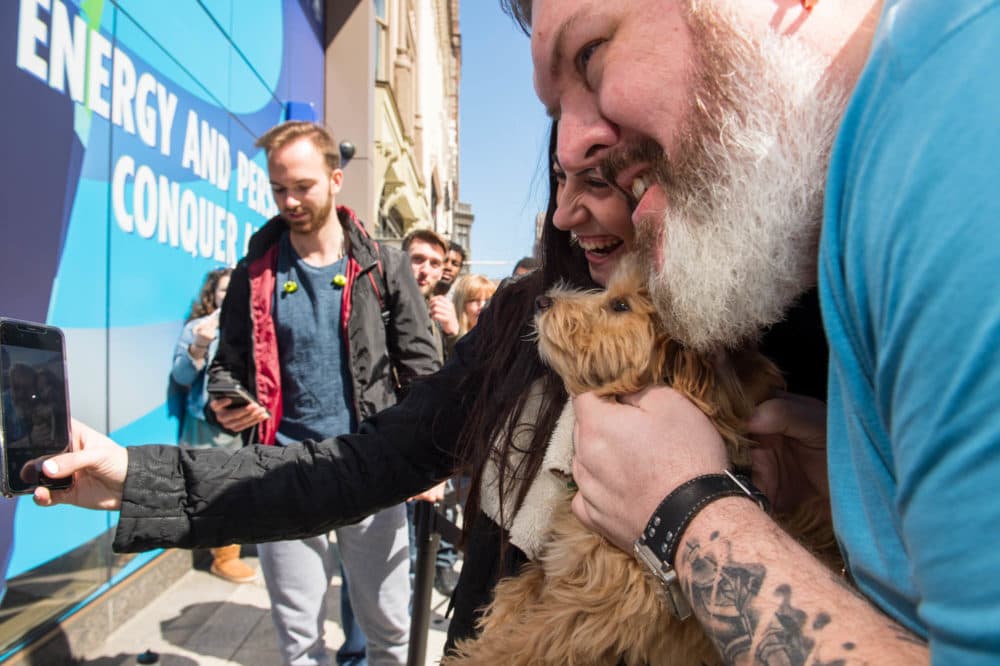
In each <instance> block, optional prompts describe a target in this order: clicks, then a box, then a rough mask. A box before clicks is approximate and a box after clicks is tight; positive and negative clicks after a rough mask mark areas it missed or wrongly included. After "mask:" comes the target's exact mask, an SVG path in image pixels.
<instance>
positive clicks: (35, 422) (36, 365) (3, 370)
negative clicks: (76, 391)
mask: <svg viewBox="0 0 1000 666" xmlns="http://www.w3.org/2000/svg"><path fill="white" fill-rule="evenodd" d="M0 356H2V364H0V415H2V424H0V492H2V493H3V494H4V495H5V496H7V497H11V496H13V495H21V494H27V493H31V492H33V491H34V490H35V488H37V487H38V486H40V485H41V486H46V487H49V488H55V489H65V488H69V487H70V485H71V484H72V477H67V478H65V479H52V478H49V477H48V476H46V475H45V473H44V472H43V471H42V463H44V462H45V461H46V460H47V459H48V458H51V457H52V456H54V455H56V454H58V453H62V452H63V451H65V450H67V448H68V447H69V399H68V395H69V391H68V390H67V386H66V351H65V342H64V338H63V334H62V331H60V330H59V329H58V328H56V327H54V326H46V325H44V324H36V323H32V322H25V321H18V320H14V319H3V318H0Z"/></svg>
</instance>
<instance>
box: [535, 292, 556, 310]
mask: <svg viewBox="0 0 1000 666" xmlns="http://www.w3.org/2000/svg"><path fill="white" fill-rule="evenodd" d="M551 307H552V299H551V298H549V297H548V296H545V295H542V296H538V297H537V298H535V312H540V311H542V310H548V309H549V308H551Z"/></svg>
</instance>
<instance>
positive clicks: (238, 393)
mask: <svg viewBox="0 0 1000 666" xmlns="http://www.w3.org/2000/svg"><path fill="white" fill-rule="evenodd" d="M206 390H207V391H208V395H209V396H210V397H211V398H212V399H217V398H229V401H230V402H229V406H230V407H242V406H243V405H249V404H250V403H256V402H257V401H256V399H255V398H254V397H253V395H251V393H250V391H248V390H246V389H245V388H243V386H242V385H241V384H240V383H239V382H231V383H220V382H212V381H209V382H208V387H207V389H206Z"/></svg>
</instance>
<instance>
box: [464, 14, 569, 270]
mask: <svg viewBox="0 0 1000 666" xmlns="http://www.w3.org/2000/svg"><path fill="white" fill-rule="evenodd" d="M460 3H461V4H460V8H459V20H460V29H461V31H462V81H461V88H460V90H459V151H460V152H459V200H460V201H463V202H466V203H469V204H471V205H472V214H473V215H474V216H475V221H474V222H473V224H472V240H471V244H472V247H471V248H470V249H471V256H470V259H471V263H470V265H469V271H470V272H472V273H483V274H484V275H486V276H488V277H491V278H501V277H506V276H508V275H510V273H511V271H512V270H513V269H514V264H515V263H516V262H517V260H518V259H520V258H521V257H523V256H525V255H530V254H531V251H532V244H533V242H534V235H535V216H536V215H537V214H538V211H540V210H543V209H544V207H545V202H546V200H547V197H548V192H547V180H546V179H545V178H543V171H544V167H545V165H546V161H545V160H544V155H545V150H546V148H547V145H548V128H549V122H548V119H547V117H546V116H545V111H544V109H543V108H542V104H541V102H539V101H538V98H537V97H535V91H534V88H533V87H532V78H531V76H532V75H531V53H530V51H529V43H528V37H527V36H526V35H525V34H524V33H523V32H521V30H520V28H518V27H517V26H516V25H515V23H514V22H513V21H512V20H511V19H510V18H509V17H508V16H507V15H506V14H504V13H503V12H502V11H501V10H500V3H499V2H498V0H460Z"/></svg>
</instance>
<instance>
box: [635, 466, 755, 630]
mask: <svg viewBox="0 0 1000 666" xmlns="http://www.w3.org/2000/svg"><path fill="white" fill-rule="evenodd" d="M723 497H747V498H748V499H751V500H753V501H754V502H755V503H757V505H758V506H760V508H762V509H763V510H764V511H767V508H768V504H767V497H765V495H764V493H762V492H761V491H760V490H758V489H757V488H756V487H754V485H753V484H751V483H750V479H749V477H747V476H744V475H742V474H733V473H732V472H730V471H728V470H727V471H726V472H724V473H722V474H705V475H704V476H698V477H695V478H693V479H691V480H690V481H688V482H686V483H683V484H681V485H680V486H678V487H677V489H675V490H674V491H673V492H672V493H670V494H669V495H667V496H666V498H665V499H664V500H663V501H662V502H660V506H658V507H657V508H656V511H654V512H653V516H652V517H651V518H650V519H649V522H648V523H646V529H644V530H643V531H642V534H641V535H640V536H639V538H638V539H636V541H635V543H634V544H633V545H632V549H633V551H634V552H635V556H636V559H638V560H639V561H640V562H642V563H643V564H644V565H646V567H647V568H648V569H649V570H650V571H651V572H652V573H653V575H655V576H656V578H657V579H658V580H659V581H660V584H661V585H662V586H663V592H664V594H665V596H666V598H667V605H668V607H669V609H670V611H671V612H672V613H673V614H674V615H675V616H677V617H678V618H680V619H681V620H683V619H686V618H687V617H689V616H690V615H691V605H690V604H689V603H688V600H687V597H685V596H684V593H683V592H682V591H681V586H680V581H678V579H677V571H676V570H675V568H674V557H675V556H676V555H677V546H678V545H679V544H680V540H681V535H682V534H684V530H685V529H686V528H687V526H688V524H689V523H690V522H691V520H692V519H693V518H694V517H695V515H697V513H698V512H699V511H701V510H702V509H703V508H704V507H705V506H707V505H708V504H710V503H711V502H714V501H715V500H717V499H721V498H723Z"/></svg>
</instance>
